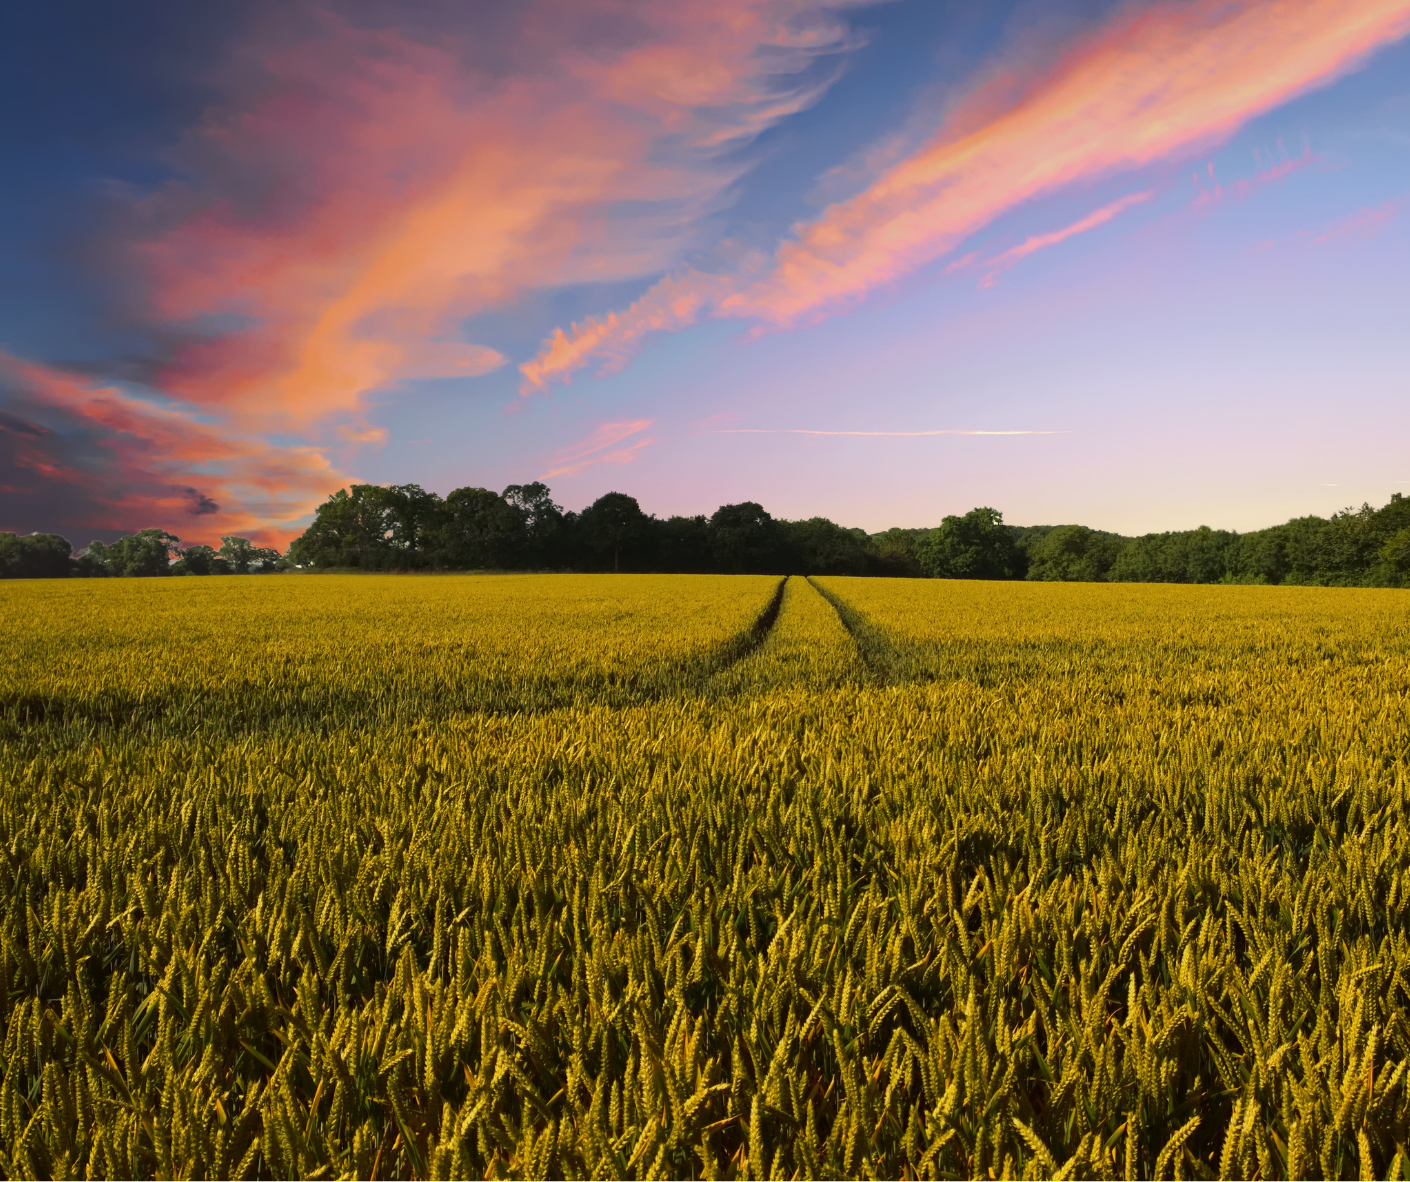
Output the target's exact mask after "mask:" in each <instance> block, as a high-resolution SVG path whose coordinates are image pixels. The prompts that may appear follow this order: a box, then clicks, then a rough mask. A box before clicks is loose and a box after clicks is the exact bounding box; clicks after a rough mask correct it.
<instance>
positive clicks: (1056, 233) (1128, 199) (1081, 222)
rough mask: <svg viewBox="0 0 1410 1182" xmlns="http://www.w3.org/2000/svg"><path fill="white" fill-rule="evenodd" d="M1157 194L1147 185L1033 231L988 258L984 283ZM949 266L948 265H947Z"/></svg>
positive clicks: (1103, 223)
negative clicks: (1081, 214)
mask: <svg viewBox="0 0 1410 1182" xmlns="http://www.w3.org/2000/svg"><path fill="white" fill-rule="evenodd" d="M1154 196H1155V190H1154V189H1147V190H1145V191H1144V192H1142V193H1128V194H1127V195H1126V196H1125V197H1119V198H1117V199H1116V200H1115V201H1113V202H1111V203H1110V204H1107V205H1103V206H1102V207H1101V208H1100V209H1097V210H1093V211H1092V212H1091V213H1089V214H1088V215H1087V216H1086V217H1084V218H1079V219H1078V220H1077V221H1075V222H1073V223H1072V224H1071V225H1067V226H1064V227H1063V228H1062V229H1060V230H1050V231H1049V232H1048V233H1046V234H1031V235H1029V236H1028V237H1027V238H1025V239H1024V240H1023V241H1022V242H1020V243H1019V244H1018V245H1017V246H1013V247H1010V248H1009V249H1008V250H1006V251H1004V252H1003V253H1002V254H998V255H995V256H994V257H993V258H991V259H989V260H987V261H986V262H985V263H984V264H983V265H984V266H985V267H987V268H989V272H988V274H986V275H985V276H984V278H982V279H981V280H980V281H979V285H980V286H981V287H993V286H994V284H996V283H997V282H998V281H999V274H1000V272H1002V271H1005V270H1007V269H1008V268H1009V267H1012V266H1013V265H1014V264H1015V263H1018V262H1021V261H1022V260H1023V259H1026V258H1027V257H1028V256H1029V255H1031V254H1036V253H1037V252H1038V251H1040V250H1047V249H1048V247H1050V246H1057V245H1058V244H1059V243H1060V242H1066V241H1067V240H1068V239H1069V238H1072V237H1073V236H1075V235H1077V234H1085V233H1086V232H1087V231H1088V230H1095V229H1096V228H1097V227H1098V226H1104V225H1106V223H1107V222H1109V221H1111V220H1112V218H1114V217H1116V216H1117V215H1118V214H1121V213H1124V212H1125V211H1126V210H1128V209H1130V208H1131V207H1132V206H1133V205H1140V204H1141V203H1142V202H1144V201H1149V200H1150V199H1151V198H1152V197H1154ZM946 270H949V268H946Z"/></svg>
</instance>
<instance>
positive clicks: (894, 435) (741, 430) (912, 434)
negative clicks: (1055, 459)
mask: <svg viewBox="0 0 1410 1182" xmlns="http://www.w3.org/2000/svg"><path fill="white" fill-rule="evenodd" d="M706 434H708V435H843V436H851V437H861V438H875V439H916V438H920V437H922V436H927V435H1071V434H1072V432H1071V431H1070V430H1063V431H965V430H959V429H945V430H939V431H814V430H810V429H808V428H804V427H725V428H720V429H718V430H715V431H708V432H706Z"/></svg>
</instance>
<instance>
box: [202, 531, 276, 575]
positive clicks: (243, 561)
mask: <svg viewBox="0 0 1410 1182" xmlns="http://www.w3.org/2000/svg"><path fill="white" fill-rule="evenodd" d="M217 556H218V557H219V558H221V559H223V560H224V561H225V562H226V563H227V564H228V565H229V567H230V569H231V570H232V571H234V572H235V573H236V574H237V575H247V574H249V573H250V568H251V567H252V566H254V565H255V563H259V564H260V565H261V566H262V567H264V568H265V569H268V568H269V567H271V566H273V564H274V563H275V562H277V561H278V560H279V551H278V550H275V549H272V548H270V547H267V546H256V545H255V544H254V543H253V542H252V541H250V539H249V538H242V537H240V536H239V535H238V534H229V535H227V536H225V537H222V538H221V539H220V550H219V551H218V552H217Z"/></svg>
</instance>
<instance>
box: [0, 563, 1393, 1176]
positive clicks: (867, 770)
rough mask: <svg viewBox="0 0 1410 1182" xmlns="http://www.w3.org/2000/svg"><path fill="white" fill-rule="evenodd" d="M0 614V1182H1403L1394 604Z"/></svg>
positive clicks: (73, 590) (1007, 586)
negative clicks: (478, 1181)
mask: <svg viewBox="0 0 1410 1182" xmlns="http://www.w3.org/2000/svg"><path fill="white" fill-rule="evenodd" d="M0 606H3V609H4V613H5V619H6V622H7V626H6V629H5V631H4V635H3V636H0V739H3V745H0V774H2V775H3V792H0V986H3V988H0V1006H3V1007H4V1023H3V1027H4V1042H3V1050H0V1072H2V1073H3V1078H0V1170H3V1172H4V1173H5V1174H6V1175H7V1176H10V1177H17V1176H28V1177H319V1178H334V1177H364V1178H366V1177H377V1178H392V1177H400V1178H410V1177H416V1178H431V1177H491V1176H492V1177H502V1178H503V1177H510V1178H539V1177H643V1178H644V1177H730V1178H795V1177H818V1176H833V1177H836V1176H857V1177H947V1178H953V1177H978V1178H991V1177H992V1178H1023V1177H1033V1178H1037V1177H1126V1178H1134V1177H1191V1178H1198V1177H1216V1176H1222V1177H1240V1176H1242V1177H1250V1178H1252V1177H1259V1178H1280V1177H1314V1176H1322V1177H1338V1178H1341V1177H1346V1178H1358V1177H1366V1178H1370V1177H1386V1176H1396V1177H1405V1176H1410V1164H1408V1163H1407V1156H1406V1149H1405V1145H1406V1141H1407V1139H1410V1074H1408V1069H1407V1062H1410V1022H1407V1017H1410V1011H1408V1010H1407V1006H1410V941H1407V905H1410V899H1407V896H1410V847H1408V846H1407V836H1410V800H1407V787H1410V774H1407V773H1410V756H1407V754H1406V752H1407V748H1410V596H1407V595H1406V594H1405V593H1404V592H1396V591H1374V590H1342V589H1315V588H1262V587H1217V586H1215V587H1161V586H1144V585H1142V586H1123V585H1088V586H1083V585H1075V584H1040V585H1031V584H1022V583H1017V584H1015V583H1004V584H998V583H964V582H951V581H909V580H906V581H903V580H894V581H888V580H868V579H846V578H826V579H817V580H805V579H799V578H792V579H789V580H787V581H786V582H784V583H782V584H780V582H779V580H777V579H772V578H763V577H760V578H730V577H713V576H700V577H695V576H607V575H604V576H454V577H436V578H413V577H397V576H302V577H301V576H284V577H270V578H246V579H236V578H231V579H207V580H195V579H172V580H123V581H117V580H113V581H106V580H104V581H98V580H93V581H83V582H73V583H67V582H50V583H40V582H34V583H23V582H14V583H9V584H7V585H4V586H0Z"/></svg>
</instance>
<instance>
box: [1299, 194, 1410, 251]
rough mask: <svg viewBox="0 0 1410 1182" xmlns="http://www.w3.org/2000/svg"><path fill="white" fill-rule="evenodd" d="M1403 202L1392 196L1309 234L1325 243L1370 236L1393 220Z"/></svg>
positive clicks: (1313, 238) (1317, 241)
mask: <svg viewBox="0 0 1410 1182" xmlns="http://www.w3.org/2000/svg"><path fill="white" fill-rule="evenodd" d="M1404 204H1405V201H1404V199H1403V198H1400V197H1393V198H1391V199H1390V200H1389V201H1384V202H1382V203H1381V204H1380V205H1377V206H1373V207H1367V208H1364V209H1359V210H1357V211H1356V212H1355V213H1354V214H1352V215H1351V216H1350V217H1348V218H1343V219H1342V220H1341V221H1339V222H1335V223H1333V224H1332V225H1330V226H1328V227H1327V228H1326V229H1325V230H1323V231H1321V233H1319V234H1315V235H1311V237H1312V241H1313V242H1316V243H1326V242H1337V241H1339V240H1342V239H1348V238H1349V239H1353V240H1355V239H1361V238H1372V237H1374V236H1375V235H1377V234H1379V233H1380V232H1381V231H1382V230H1384V229H1385V228H1386V227H1387V226H1388V225H1390V224H1391V222H1393V221H1395V217H1396V214H1398V213H1399V212H1400V209H1401V207H1402V206H1403V205H1404Z"/></svg>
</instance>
